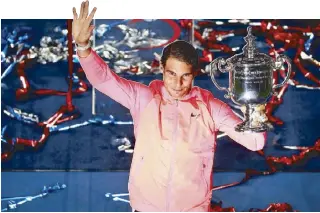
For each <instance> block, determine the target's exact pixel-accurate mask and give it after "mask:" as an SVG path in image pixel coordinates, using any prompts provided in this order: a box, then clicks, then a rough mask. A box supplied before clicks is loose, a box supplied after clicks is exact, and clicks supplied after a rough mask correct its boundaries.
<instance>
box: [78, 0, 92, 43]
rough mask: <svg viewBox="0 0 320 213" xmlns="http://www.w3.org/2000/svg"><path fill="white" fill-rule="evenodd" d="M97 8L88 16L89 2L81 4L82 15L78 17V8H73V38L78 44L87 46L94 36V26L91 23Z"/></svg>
mask: <svg viewBox="0 0 320 213" xmlns="http://www.w3.org/2000/svg"><path fill="white" fill-rule="evenodd" d="M96 10H97V8H96V7H94V8H93V9H92V11H91V13H90V15H89V16H88V11H89V1H88V0H86V1H85V2H82V3H81V9H80V15H79V16H78V14H77V11H76V8H75V7H73V22H72V36H73V39H74V41H75V42H76V44H78V45H80V46H86V45H87V44H88V42H89V40H90V37H91V35H92V31H93V29H94V25H91V21H92V19H93V16H94V14H95V12H96Z"/></svg>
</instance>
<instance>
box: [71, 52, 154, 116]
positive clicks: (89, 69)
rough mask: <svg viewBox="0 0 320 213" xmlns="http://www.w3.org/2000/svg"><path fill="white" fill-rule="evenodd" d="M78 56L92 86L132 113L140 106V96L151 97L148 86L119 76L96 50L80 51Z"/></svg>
mask: <svg viewBox="0 0 320 213" xmlns="http://www.w3.org/2000/svg"><path fill="white" fill-rule="evenodd" d="M77 54H78V57H79V61H80V64H81V66H82V68H83V70H84V72H85V74H86V77H87V79H88V81H89V82H90V83H91V84H92V86H93V87H94V88H96V89H97V90H99V91H100V92H102V93H104V94H105V95H107V96H109V97H110V98H111V99H113V100H115V101H116V102H118V103H120V104H121V105H123V106H124V107H126V108H128V109H129V110H130V111H132V109H133V108H134V107H137V105H139V103H137V100H138V99H139V98H140V96H151V92H149V88H148V87H147V86H146V85H144V84H141V83H138V82H134V81H130V80H127V79H124V78H122V77H120V76H118V75H117V74H116V73H114V72H113V71H112V70H111V69H110V67H109V66H108V65H107V64H106V63H105V61H104V60H103V59H102V58H101V57H100V56H99V55H98V54H97V53H96V52H95V51H94V50H92V49H88V50H84V51H79V50H78V51H77ZM143 98H147V99H148V97H143Z"/></svg>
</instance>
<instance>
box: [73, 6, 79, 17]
mask: <svg viewBox="0 0 320 213" xmlns="http://www.w3.org/2000/svg"><path fill="white" fill-rule="evenodd" d="M72 11H73V20H77V19H78V14H77V11H76V8H75V7H74V8H72Z"/></svg>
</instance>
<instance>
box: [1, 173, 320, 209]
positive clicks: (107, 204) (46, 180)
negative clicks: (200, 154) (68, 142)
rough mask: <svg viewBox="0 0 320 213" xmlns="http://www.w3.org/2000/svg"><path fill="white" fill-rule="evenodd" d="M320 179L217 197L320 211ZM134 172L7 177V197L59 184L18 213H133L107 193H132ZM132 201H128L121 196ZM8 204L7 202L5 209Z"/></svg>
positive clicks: (286, 176)
mask: <svg viewBox="0 0 320 213" xmlns="http://www.w3.org/2000/svg"><path fill="white" fill-rule="evenodd" d="M242 177H243V174H242V173H237V172H218V173H214V175H213V179H214V184H215V185H220V184H225V183H230V182H234V181H238V180H240V179H241V178H242ZM319 180H320V173H277V174H274V175H272V176H265V177H259V178H256V179H252V180H250V181H249V182H247V183H246V184H243V185H240V186H237V187H232V188H227V189H222V190H219V191H215V192H213V198H212V200H213V202H219V201H222V203H223V207H231V206H232V207H235V209H236V210H237V211H249V209H250V208H259V209H265V208H267V207H268V206H269V205H270V204H271V203H289V204H290V205H291V206H292V207H293V209H294V210H297V211H302V212H306V211H309V212H314V211H320V204H319V200H320V194H319V191H320V184H319V183H318V182H319ZM127 181H128V172H54V171H51V172H3V173H2V178H1V185H2V187H1V194H2V198H4V197H17V196H33V195H37V194H39V193H40V192H41V190H42V188H43V186H49V185H52V184H53V185H54V184H55V183H57V182H59V183H60V184H66V186H67V187H66V188H65V189H64V190H61V191H58V192H56V193H52V194H49V195H48V196H47V197H44V198H38V199H35V200H33V201H31V202H27V203H25V204H23V205H21V206H19V207H18V209H17V211H27V212H29V211H30V212H35V211H36V212H47V211H50V212H51V211H57V212H60V211H75V212H80V211H81V212H83V211H85V212H88V211H89V212H91V211H95V212H102V211H106V212H118V211H121V212H129V211H131V208H130V205H129V203H126V202H123V201H113V200H112V198H106V197H105V194H106V193H111V194H120V193H128V190H127ZM120 198H123V199H128V196H123V197H122V196H120ZM6 204H7V202H2V209H3V208H5V207H6Z"/></svg>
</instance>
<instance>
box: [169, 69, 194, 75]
mask: <svg viewBox="0 0 320 213" xmlns="http://www.w3.org/2000/svg"><path fill="white" fill-rule="evenodd" d="M165 71H167V72H174V73H176V74H183V75H184V74H192V70H191V69H188V70H173V69H170V68H166V69H165Z"/></svg>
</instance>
